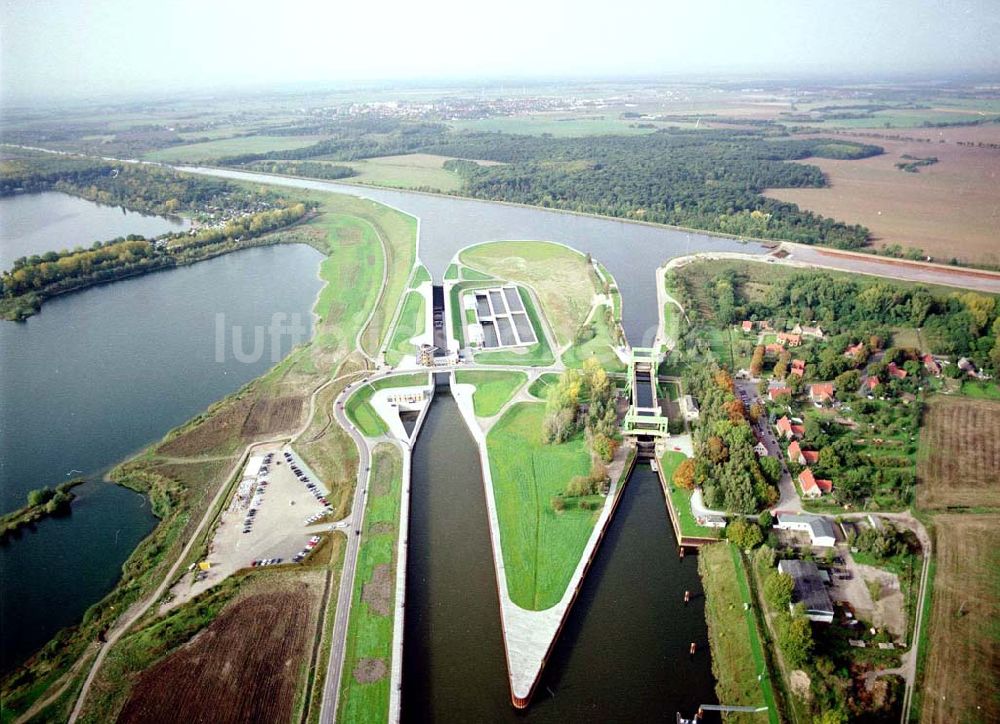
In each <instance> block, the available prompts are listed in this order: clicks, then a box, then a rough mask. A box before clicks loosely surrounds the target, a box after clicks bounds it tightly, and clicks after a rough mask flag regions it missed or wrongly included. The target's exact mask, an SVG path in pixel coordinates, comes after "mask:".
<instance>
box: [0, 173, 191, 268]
mask: <svg viewBox="0 0 1000 724" xmlns="http://www.w3.org/2000/svg"><path fill="white" fill-rule="evenodd" d="M190 226H191V224H190V222H188V221H187V220H185V219H181V218H179V217H177V218H165V217H162V216H150V215H148V214H140V213H137V212H135V211H126V210H125V209H123V208H121V207H120V206H101V205H99V204H95V203H93V202H91V201H87V200H86V199H81V198H78V197H76V196H70V195H69V194H64V193H60V192H58V191H44V192H42V193H37V194H17V195H15V196H5V197H4V198H0V269H9V268H10V267H11V266H12V265H13V263H14V260H15V259H17V258H19V257H22V256H31V255H32V254H44V253H45V252H47V251H61V250H63V249H72V248H73V247H76V246H85V247H89V246H90V245H91V244H93V243H94V242H95V241H108V240H110V239H115V238H117V237H119V236H128V235H129V234H141V235H142V236H145V237H146V238H152V237H154V236H159V235H160V234H166V233H167V232H168V231H183V230H184V229H187V228H189V227H190Z"/></svg>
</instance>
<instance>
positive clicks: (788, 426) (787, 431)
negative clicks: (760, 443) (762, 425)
mask: <svg viewBox="0 0 1000 724" xmlns="http://www.w3.org/2000/svg"><path fill="white" fill-rule="evenodd" d="M774 426H775V427H776V428H777V429H778V434H779V435H780V436H781V437H783V438H785V439H786V440H791V439H792V438H801V437H802V436H803V435H804V434H805V431H806V429H805V428H804V427H803V426H802V425H799V424H796V423H794V422H792V421H791V420H789V419H788V416H787V415H785V416H783V417H781V418H780V419H779V420H778V421H777V422H776V423H775V424H774Z"/></svg>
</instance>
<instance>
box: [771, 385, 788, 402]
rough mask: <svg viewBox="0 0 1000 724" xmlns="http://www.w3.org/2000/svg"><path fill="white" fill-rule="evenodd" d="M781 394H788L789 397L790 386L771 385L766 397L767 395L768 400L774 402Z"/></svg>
mask: <svg viewBox="0 0 1000 724" xmlns="http://www.w3.org/2000/svg"><path fill="white" fill-rule="evenodd" d="M782 395H788V396H789V397H791V396H792V388H791V387H771V388H770V389H768V391H767V397H768V399H769V400H771V402H774V401H775V400H777V399H778V398H779V397H781V396H782Z"/></svg>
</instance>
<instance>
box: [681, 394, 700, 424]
mask: <svg viewBox="0 0 1000 724" xmlns="http://www.w3.org/2000/svg"><path fill="white" fill-rule="evenodd" d="M681 411H682V412H683V413H684V419H685V420H687V421H688V422H691V421H693V420H697V419H698V416H699V412H698V403H697V402H695V401H694V398H693V397H691V395H684V396H683V397H682V398H681Z"/></svg>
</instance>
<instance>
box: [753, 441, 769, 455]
mask: <svg viewBox="0 0 1000 724" xmlns="http://www.w3.org/2000/svg"><path fill="white" fill-rule="evenodd" d="M753 451H754V452H755V453H757V457H759V458H762V457H765V456H766V455H767V446H766V445H765V444H764V443H762V442H761V441H760V440H758V441H757V444H756V445H754V446H753Z"/></svg>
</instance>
